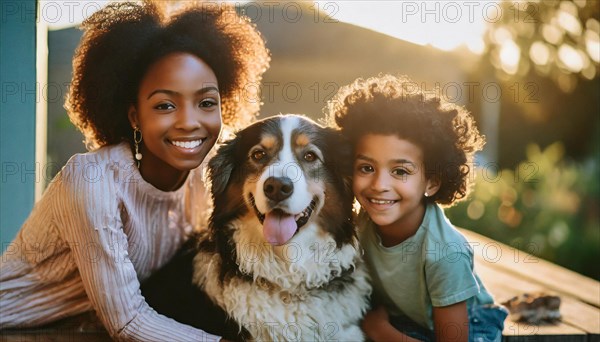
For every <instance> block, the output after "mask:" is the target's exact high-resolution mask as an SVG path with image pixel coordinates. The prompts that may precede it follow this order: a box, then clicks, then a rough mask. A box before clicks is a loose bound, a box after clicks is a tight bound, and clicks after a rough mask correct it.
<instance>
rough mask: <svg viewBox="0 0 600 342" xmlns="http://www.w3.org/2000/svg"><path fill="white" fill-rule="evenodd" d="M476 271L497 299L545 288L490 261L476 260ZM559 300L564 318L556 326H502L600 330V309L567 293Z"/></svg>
mask: <svg viewBox="0 0 600 342" xmlns="http://www.w3.org/2000/svg"><path fill="white" fill-rule="evenodd" d="M475 270H476V272H477V274H478V275H479V276H480V277H481V279H482V281H483V282H484V284H485V286H486V288H488V290H489V291H490V292H491V293H493V294H494V296H495V297H496V298H497V300H498V301H500V302H502V301H505V300H507V299H510V298H512V297H514V296H516V295H519V294H521V293H523V292H530V293H531V292H538V291H544V290H546V289H544V288H543V287H541V286H539V285H538V284H533V283H529V282H527V281H525V280H523V279H519V278H518V277H515V276H514V275H512V274H510V273H506V272H505V271H503V270H501V269H500V270H497V269H495V268H494V267H493V264H489V263H485V262H477V261H476V265H475ZM561 300H562V302H561V306H560V312H561V315H562V316H563V319H562V322H560V323H558V324H557V325H556V326H552V325H544V326H529V325H526V324H518V325H510V328H509V329H508V331H507V329H505V334H513V335H514V334H517V335H527V334H530V333H531V332H534V335H536V334H537V335H556V334H564V335H582V334H585V335H587V334H590V333H593V334H598V333H600V310H598V309H597V308H595V307H593V306H591V305H588V304H585V303H582V302H579V301H578V300H577V299H575V298H572V297H569V296H566V295H562V296H561ZM509 322H511V321H510V319H509V318H507V321H506V322H505V323H509Z"/></svg>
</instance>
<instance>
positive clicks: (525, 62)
mask: <svg viewBox="0 0 600 342" xmlns="http://www.w3.org/2000/svg"><path fill="white" fill-rule="evenodd" d="M499 8H501V9H502V10H501V13H496V16H493V15H492V14H491V13H489V14H488V15H489V16H490V19H493V20H491V21H494V22H493V24H492V25H491V28H490V30H489V31H488V33H487V35H486V37H485V40H486V46H488V51H487V57H488V58H489V60H490V61H491V63H492V64H493V65H494V66H495V67H496V70H497V76H498V78H500V79H504V80H507V79H511V78H514V77H523V76H526V75H528V74H529V73H530V72H535V73H537V74H538V75H541V76H545V77H549V78H550V79H552V80H553V81H554V82H555V83H556V84H557V85H558V87H559V88H560V89H561V90H562V91H563V92H565V93H570V92H572V91H573V90H574V89H575V88H576V87H577V84H578V83H579V82H578V81H579V80H581V79H584V80H594V79H596V77H598V73H599V70H600V66H599V65H600V64H599V63H600V22H599V16H600V5H599V2H598V1H597V0H587V1H586V0H536V1H503V2H502V3H501V6H500V7H499ZM496 18H497V20H496Z"/></svg>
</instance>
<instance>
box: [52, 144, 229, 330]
mask: <svg viewBox="0 0 600 342" xmlns="http://www.w3.org/2000/svg"><path fill="white" fill-rule="evenodd" d="M78 158H79V160H74V161H71V162H70V164H71V165H79V166H78V167H77V169H76V171H74V169H73V168H65V169H63V171H62V175H61V176H60V177H59V178H58V179H57V180H56V181H58V182H61V183H62V184H57V185H59V186H58V187H57V190H58V191H60V192H62V193H60V194H58V196H57V198H60V199H61V201H56V202H55V205H54V211H55V213H54V214H55V215H53V216H54V217H55V218H56V219H57V220H58V221H60V222H57V226H58V227H61V231H60V234H61V238H62V239H63V241H65V242H66V243H67V244H68V245H69V247H70V249H71V252H72V256H73V259H74V261H75V263H76V265H77V269H78V270H79V273H80V275H81V279H82V281H83V286H84V288H85V291H86V294H87V296H88V297H89V300H90V302H91V304H92V307H93V308H94V309H95V310H96V314H97V315H98V317H99V318H100V320H101V321H102V322H103V324H104V326H105V328H106V329H107V330H108V332H109V334H110V335H111V336H112V337H113V338H115V339H118V340H128V341H138V340H139V341H218V337H216V336H213V335H210V334H207V333H205V332H203V331H201V330H198V329H195V328H192V327H190V326H187V325H184V324H180V323H178V322H176V321H175V320H173V319H170V318H167V317H165V316H163V315H160V314H158V313H157V312H156V311H154V310H153V309H152V308H151V307H149V305H148V304H147V303H146V302H145V300H144V298H143V296H142V295H141V292H140V283H139V280H138V277H137V273H136V270H135V269H134V265H133V263H132V262H131V260H130V256H129V254H128V241H127V235H126V234H125V232H124V228H123V223H122V222H121V219H120V215H119V212H120V208H119V200H118V198H119V193H118V191H119V189H120V187H119V186H118V184H115V182H114V178H113V177H110V174H111V172H112V170H111V169H110V167H108V164H105V165H106V166H102V165H100V166H99V167H100V169H98V168H97V167H87V166H89V163H94V161H93V160H90V159H86V157H85V155H80V156H79V157H78ZM96 166H98V165H96ZM88 170H89V171H90V172H96V173H97V172H100V175H98V174H94V175H91V174H87V173H86V172H87V171H88Z"/></svg>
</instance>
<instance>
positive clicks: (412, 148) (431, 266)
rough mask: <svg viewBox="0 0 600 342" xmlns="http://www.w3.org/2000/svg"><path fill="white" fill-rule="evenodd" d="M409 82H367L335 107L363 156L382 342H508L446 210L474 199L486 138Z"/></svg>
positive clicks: (345, 92) (373, 331) (364, 225)
mask: <svg viewBox="0 0 600 342" xmlns="http://www.w3.org/2000/svg"><path fill="white" fill-rule="evenodd" d="M417 88H418V87H416V84H415V83H414V82H411V81H410V80H409V79H407V78H402V77H400V78H397V77H394V76H390V75H386V76H381V77H375V78H370V79H367V80H363V79H358V80H356V81H355V82H354V83H352V84H351V85H348V86H345V87H342V88H341V89H340V91H339V92H338V94H337V95H336V96H335V97H334V98H333V100H332V101H330V103H329V107H328V120H329V122H330V124H332V125H337V126H338V127H339V128H341V130H342V133H343V134H344V136H346V137H347V138H348V139H349V141H350V143H351V145H352V146H353V151H354V172H353V173H354V176H353V190H354V194H355V196H356V199H357V200H358V202H359V203H360V205H361V207H362V210H361V212H360V214H359V216H358V225H359V231H360V240H361V244H362V246H363V248H364V250H365V259H366V262H367V264H368V265H369V268H370V270H371V276H372V281H373V291H374V301H375V305H374V308H373V310H372V311H370V312H369V313H367V315H366V317H365V319H364V321H363V330H364V331H365V333H366V334H367V336H368V337H369V338H371V339H372V340H374V341H401V340H402V341H415V340H416V339H414V338H417V339H418V340H431V339H436V340H438V341H467V340H469V341H500V339H501V334H502V329H503V324H504V318H505V317H506V310H505V309H504V308H502V307H498V306H495V305H493V303H494V302H493V298H492V296H491V295H490V294H489V292H488V291H487V290H486V289H485V287H484V286H483V284H482V283H481V281H480V279H479V278H478V277H477V275H476V274H475V271H474V270H473V252H472V250H471V248H470V247H469V245H468V243H467V241H466V239H465V238H464V237H463V235H461V234H460V233H459V232H458V231H457V230H456V229H455V228H454V227H453V226H452V224H451V223H450V222H449V221H448V219H447V218H446V217H445V215H444V212H443V210H442V209H441V208H440V207H439V206H438V204H443V205H450V204H453V203H455V202H456V201H458V200H460V199H462V198H464V197H465V196H466V195H467V192H468V185H469V177H471V176H472V175H471V174H470V171H471V170H470V168H469V165H471V163H472V161H473V154H474V153H475V152H476V151H479V150H481V148H482V147H483V144H484V138H483V137H482V136H481V135H480V134H479V132H478V131H477V128H476V127H475V125H474V120H473V118H472V117H471V115H470V114H469V113H468V112H466V111H465V110H464V109H463V108H461V107H458V106H455V105H453V104H450V103H447V102H445V101H444V100H442V99H440V98H438V97H436V96H434V95H432V94H425V93H424V92H422V91H420V90H417Z"/></svg>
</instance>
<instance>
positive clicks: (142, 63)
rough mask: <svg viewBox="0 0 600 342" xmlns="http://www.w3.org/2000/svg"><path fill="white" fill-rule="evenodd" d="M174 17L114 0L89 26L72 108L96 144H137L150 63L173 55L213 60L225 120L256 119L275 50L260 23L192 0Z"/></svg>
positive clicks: (78, 58)
mask: <svg viewBox="0 0 600 342" xmlns="http://www.w3.org/2000/svg"><path fill="white" fill-rule="evenodd" d="M184 5H185V7H183V8H180V9H179V10H178V11H177V12H175V13H173V14H172V15H167V14H166V13H167V8H166V6H160V5H158V4H157V3H154V2H149V1H145V2H141V3H140V2H127V3H113V4H110V5H108V6H107V7H105V8H104V9H102V10H100V11H98V12H96V13H94V14H93V15H92V16H90V17H89V18H88V19H87V20H85V21H84V22H83V24H82V29H83V30H84V34H83V37H82V40H81V42H80V45H79V47H78V48H77V50H76V51H75V56H74V58H73V79H72V82H71V87H70V90H69V94H68V96H67V100H66V103H65V108H66V109H67V111H68V113H69V117H70V118H71V121H72V122H73V123H74V124H75V125H76V126H77V127H78V128H79V130H81V131H82V133H83V134H84V136H85V138H86V144H87V146H88V148H90V149H96V148H98V147H101V146H104V145H109V144H116V143H119V142H121V141H124V140H126V141H131V139H132V138H131V137H132V134H133V133H132V128H131V125H130V124H129V121H128V119H127V111H128V108H129V106H130V105H131V104H135V102H136V97H137V91H138V89H139V85H140V83H141V80H142V78H143V77H144V74H145V72H146V71H147V70H148V69H149V67H150V66H151V65H152V64H153V63H154V62H156V61H158V60H159V59H160V58H162V57H164V56H166V55H168V54H170V53H174V52H184V53H190V54H192V55H195V56H196V57H198V58H200V59H202V60H203V61H204V62H206V63H207V64H208V65H209V66H210V67H211V68H212V70H213V72H214V73H215V75H216V77H217V80H218V82H219V90H220V95H221V111H222V115H223V122H224V124H225V125H227V126H229V127H231V128H238V127H243V126H244V125H246V124H248V123H250V122H251V121H252V120H253V119H254V117H255V115H256V114H257V112H258V109H259V107H260V101H259V99H257V96H256V94H254V93H252V91H251V90H253V89H257V88H258V84H259V83H260V81H261V78H262V74H263V73H264V72H265V71H266V69H267V68H268V66H269V61H270V57H269V52H268V50H267V49H266V47H265V42H264V40H263V38H262V36H261V35H260V33H259V32H258V31H257V29H256V27H255V26H254V25H253V24H252V23H250V22H249V21H248V20H246V19H245V18H243V17H241V16H238V15H237V14H236V12H235V10H234V8H233V7H231V6H227V5H225V4H216V3H202V2H193V1H186V2H184Z"/></svg>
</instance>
